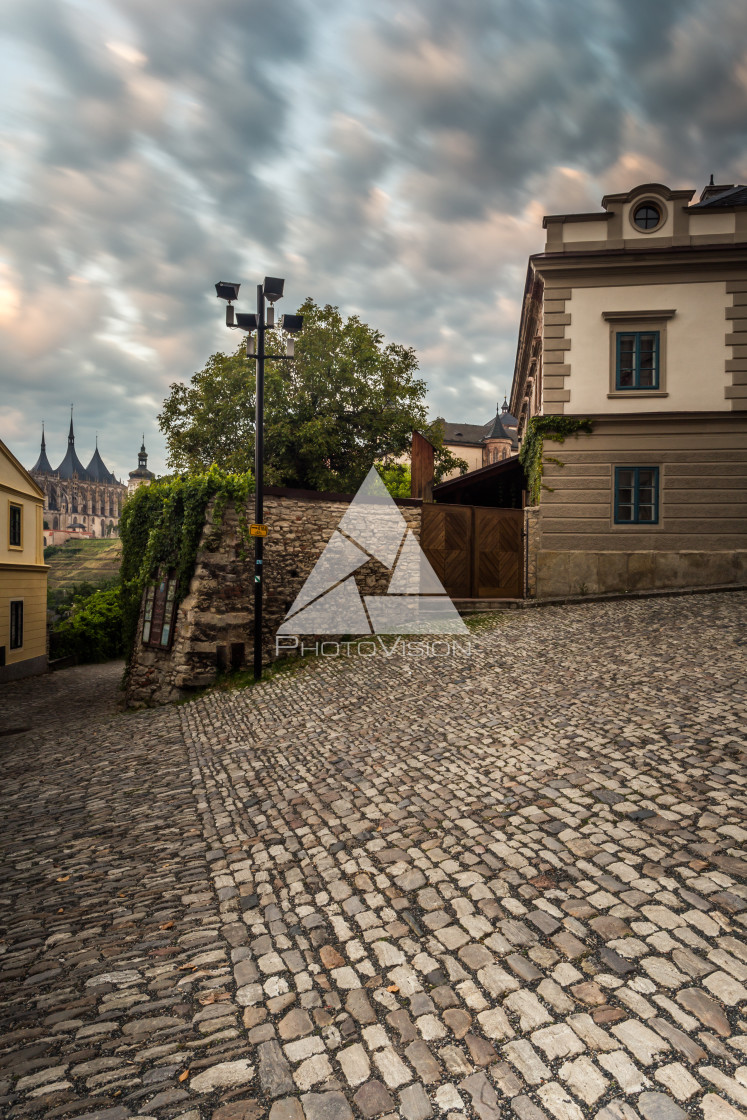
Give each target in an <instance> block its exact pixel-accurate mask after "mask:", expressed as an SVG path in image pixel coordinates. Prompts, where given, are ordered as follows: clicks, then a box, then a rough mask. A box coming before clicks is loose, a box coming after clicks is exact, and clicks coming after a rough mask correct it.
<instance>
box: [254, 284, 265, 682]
mask: <svg viewBox="0 0 747 1120" xmlns="http://www.w3.org/2000/svg"><path fill="white" fill-rule="evenodd" d="M265 330H266V328H265V292H264V288H263V287H262V285H261V284H257V358H256V362H255V365H256V369H257V376H256V389H255V393H254V520H255V523H256V524H257V525H263V524H264V500H263V499H264V495H263V493H262V491H263V489H264V481H265V477H264V475H265V472H264V458H265ZM264 554H265V539H264V537H262V536H256V537H255V538H254V679H255V681H259V680H261V679H262V601H263V596H262V592H263V588H264V580H263V576H264V572H263V567H264Z"/></svg>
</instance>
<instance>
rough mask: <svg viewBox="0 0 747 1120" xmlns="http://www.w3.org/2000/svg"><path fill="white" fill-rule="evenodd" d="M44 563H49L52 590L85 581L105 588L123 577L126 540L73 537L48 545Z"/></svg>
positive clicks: (67, 588)
mask: <svg viewBox="0 0 747 1120" xmlns="http://www.w3.org/2000/svg"><path fill="white" fill-rule="evenodd" d="M44 562H45V564H49V590H50V591H67V590H71V589H72V588H73V587H74V586H75V585H77V584H81V583H86V584H93V585H94V586H96V587H101V586H102V585H104V584H109V583H111V581H112V580H115V579H117V577H118V576H119V568H120V564H121V562H122V542H121V540H119V538H118V537H114V538H109V539H108V540H86V539H84V540H80V541H74V540H70V541H67V542H66V543H65V544H61V545H57V546H53V547H50V548H45V549H44Z"/></svg>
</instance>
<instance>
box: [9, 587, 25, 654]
mask: <svg viewBox="0 0 747 1120" xmlns="http://www.w3.org/2000/svg"><path fill="white" fill-rule="evenodd" d="M22 646H23V599H13V600H12V602H11V604H10V648H11V649H21V647H22Z"/></svg>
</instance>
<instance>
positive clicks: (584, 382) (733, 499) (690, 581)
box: [511, 182, 747, 596]
mask: <svg viewBox="0 0 747 1120" xmlns="http://www.w3.org/2000/svg"><path fill="white" fill-rule="evenodd" d="M694 193H695V192H694V191H692V190H670V189H669V188H668V187H665V186H663V185H662V184H659V183H647V184H645V185H642V186H639V187H635V188H634V189H633V190H631V191H629V192H627V193H623V194H614V195H608V196H607V197H605V198H604V199H603V200H602V207H603V209H602V212H601V213H595V214H563V215H553V216H550V217H546V218H545V219H544V226H545V228H546V230H547V243H546V246H545V251H544V252H543V253H539V254H537V255H536V256H533V257H531V258H530V261H529V269H528V275H527V283H526V289H525V297H524V305H523V312H522V318H521V327H520V337H519V347H518V356H517V362H516V368H515V372H514V381H513V387H512V393H511V412H512V413H514V414H515V415H516V416H517V418H518V434H519V439H520V440H521V438H522V437H523V435H524V433H525V432H526V429H527V424H528V422H529V420H530V419H531V418H532V417H533V416H537V415H545V416H547V415H559V414H560V415H564V416H570V417H576V418H582V417H588V418H590V419H591V421H592V425H593V428H592V433H591V434H590V435H585V434H579V435H578V436H571V437H569V438H567V439H566V441H565V443H564V444H562V445H558V444H552V445H551V446H552V456H554V457H556V458H557V459H559V460H560V461H561V463H562V465H561V463H553V462H552V461H551V459H550V458H549V456H547V455H546V457H545V469H544V478H543V481H544V483H545V484H546V488H545V489H543V491H542V496H541V501H540V505H539V508H538V510H537V511H536V512H535V513H534V515H533V516H530V522H529V525H530V528H529V537H530V550H531V556H532V557H533V561H534V562H533V563H530V573H531V579H530V593H532V592H533V593H535V594H538V595H540V596H548V595H557V594H578V593H584V592H588V593H593V592H605V591H628V590H636V589H644V588H666V587H680V586H690V585H694V586H702V585H708V584H711V585H716V584H730V583H740V582H747V493H746V486H747V187H744V186H740V187H735V186H717V185H715V184H713V182H711V183H710V184H709V186H707V187H706V188H705V190H704V191H703V192H702V194H701V196H700V198H699V199H698V200H696V201H693V196H694ZM548 450H549V448H548V447H546V451H548ZM532 583H533V586H532Z"/></svg>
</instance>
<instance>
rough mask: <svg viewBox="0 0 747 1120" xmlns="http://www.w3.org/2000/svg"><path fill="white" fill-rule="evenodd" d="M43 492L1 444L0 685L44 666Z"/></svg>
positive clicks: (45, 601) (39, 669)
mask: <svg viewBox="0 0 747 1120" xmlns="http://www.w3.org/2000/svg"><path fill="white" fill-rule="evenodd" d="M43 511H44V493H43V491H42V490H40V489H39V487H38V486H37V485H36V483H35V482H34V480H33V478H32V477H31V475H30V474H29V473H28V471H27V470H26V469H25V468H24V467H22V466H21V464H20V463H19V462H18V460H17V459H16V457H15V455H13V454H12V452H10V451H9V450H8V448H7V447H6V446H5V444H4V443H3V442H2V441H1V440H0V684H2V683H3V682H4V681H9V680H15V679H17V678H18V677H28V676H31V675H33V674H34V673H43V672H45V671H46V668H47V566H46V564H45V563H44V520H43Z"/></svg>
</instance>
